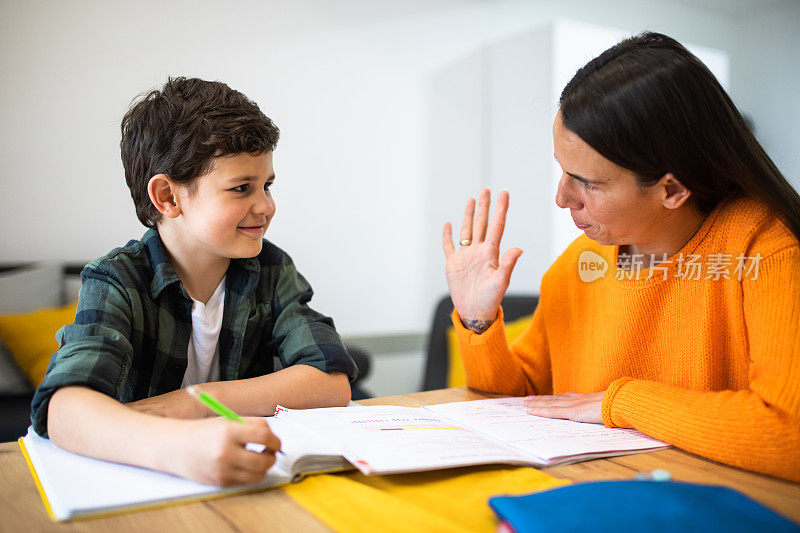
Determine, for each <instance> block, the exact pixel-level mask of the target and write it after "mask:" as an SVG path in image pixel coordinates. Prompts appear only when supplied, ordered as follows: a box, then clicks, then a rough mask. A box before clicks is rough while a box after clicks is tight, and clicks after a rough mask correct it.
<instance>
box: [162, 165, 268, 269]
mask: <svg viewBox="0 0 800 533" xmlns="http://www.w3.org/2000/svg"><path fill="white" fill-rule="evenodd" d="M274 180H275V172H274V171H273V168H272V152H267V153H264V154H261V155H258V156H253V155H250V154H247V153H243V154H236V155H232V156H223V157H218V158H215V160H214V166H213V168H212V170H211V172H209V173H208V174H206V175H205V176H201V177H200V178H198V179H197V183H196V188H195V191H194V193H192V194H189V191H188V190H186V189H185V188H182V189H180V190H179V192H178V195H179V198H180V217H179V219H178V220H177V222H178V224H179V225H180V230H181V233H183V235H182V237H183V238H182V240H184V242H186V243H187V244H190V245H191V246H192V247H193V248H195V249H197V252H198V253H203V252H205V253H210V254H212V255H216V256H219V257H222V258H229V259H233V258H240V257H255V256H256V255H258V254H259V253H260V252H261V244H262V243H261V238H262V237H263V236H264V233H265V232H266V231H267V226H269V223H270V221H271V220H272V217H273V216H275V201H274V200H273V199H272V194H271V193H270V191H269V187H270V185H272V182H273V181H274Z"/></svg>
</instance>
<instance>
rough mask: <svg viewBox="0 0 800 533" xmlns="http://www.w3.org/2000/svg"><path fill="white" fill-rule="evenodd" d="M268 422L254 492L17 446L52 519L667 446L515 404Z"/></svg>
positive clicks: (344, 411)
mask: <svg viewBox="0 0 800 533" xmlns="http://www.w3.org/2000/svg"><path fill="white" fill-rule="evenodd" d="M267 421H268V423H269V424H270V427H271V428H272V431H273V432H274V433H275V434H276V435H277V436H278V437H279V438H280V439H281V443H282V451H283V452H284V453H282V454H278V455H277V458H276V463H275V465H274V466H273V467H272V468H270V470H269V471H268V472H267V474H266V476H265V477H264V480H263V481H262V482H261V483H258V484H255V485H247V486H241V487H233V488H220V487H215V486H210V485H203V484H200V483H195V482H193V481H189V480H185V479H181V478H178V477H175V476H172V475H169V474H165V473H161V472H155V471H151V470H147V469H144V468H139V467H135V466H129V465H121V464H116V463H110V462H106V461H100V460H97V459H91V458H88V457H83V456H80V455H77V454H74V453H70V452H68V451H65V450H62V449H60V448H58V447H57V446H55V445H54V444H53V443H52V442H50V441H49V440H47V439H43V438H41V437H39V436H37V435H36V434H35V433H34V432H33V431H32V430H29V431H28V434H27V435H26V436H25V437H23V438H22V439H20V445H21V447H22V449H23V452H24V453H25V455H26V458H27V459H28V464H29V466H30V468H31V472H32V474H33V476H34V479H35V480H36V482H37V485H38V487H39V490H40V494H41V496H42V499H43V501H44V504H45V507H46V508H47V509H48V512H49V513H50V516H51V517H52V518H53V519H55V520H69V519H73V518H77V517H82V516H91V515H95V514H100V513H111V512H118V511H122V510H127V509H131V508H136V507H148V506H154V505H162V504H166V503H171V502H177V501H193V500H199V499H207V498H211V497H216V496H223V495H228V494H234V493H240V492H246V491H253V490H259V489H264V488H268V487H275V486H280V485H284V484H287V483H291V482H296V481H299V480H300V479H302V478H303V476H305V475H308V474H311V473H318V472H330V471H336V470H342V469H350V468H357V469H358V470H360V471H361V472H363V473H364V474H367V475H373V474H393V473H405V472H417V471H424V470H436V469H443V468H454V467H461V466H469V465H479V464H495V463H506V464H516V465H532V466H551V465H556V464H565V463H568V462H575V461H580V460H586V459H592V458H596V457H607V456H612V455H622V454H626V453H636V452H642V451H649V450H656V449H662V448H665V447H667V444H666V443H664V442H661V441H658V440H656V439H652V438H650V437H647V436H645V435H642V434H641V433H639V432H637V431H635V430H630V429H619V428H606V427H604V426H601V425H598V424H582V423H579V422H572V421H568V420H552V419H548V418H540V417H535V416H532V415H528V414H527V413H525V409H524V407H523V405H522V398H502V399H491V400H477V401H472V402H456V403H449V404H440V405H429V406H425V407H398V406H380V405H379V406H369V407H356V408H353V407H329V408H321V409H305V410H293V409H286V408H283V407H279V408H278V409H277V411H276V414H275V416H274V417H269V418H267ZM101 480H102V482H101Z"/></svg>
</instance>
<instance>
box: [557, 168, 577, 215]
mask: <svg viewBox="0 0 800 533" xmlns="http://www.w3.org/2000/svg"><path fill="white" fill-rule="evenodd" d="M556 205H557V206H558V207H560V208H561V209H567V208H577V207H580V201H578V200H577V199H576V198H575V197H574V196H573V195H572V194H570V191H569V187H568V186H567V175H566V174H563V175H562V176H561V179H560V180H558V188H557V189H556Z"/></svg>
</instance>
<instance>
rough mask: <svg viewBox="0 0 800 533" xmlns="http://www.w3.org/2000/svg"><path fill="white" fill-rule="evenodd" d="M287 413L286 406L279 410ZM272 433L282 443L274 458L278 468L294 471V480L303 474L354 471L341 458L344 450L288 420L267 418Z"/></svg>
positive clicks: (284, 418)
mask: <svg viewBox="0 0 800 533" xmlns="http://www.w3.org/2000/svg"><path fill="white" fill-rule="evenodd" d="M278 409H279V410H284V409H285V408H283V407H280V406H279V407H278ZM267 422H268V423H269V427H270V429H271V430H272V432H273V433H274V434H275V435H276V436H277V437H278V438H279V439H280V440H281V453H278V454H276V456H275V465H276V467H278V468H280V469H282V470H284V471H286V472H291V473H292V475H293V478H294V480H295V481H296V480H298V479H299V478H300V477H301V476H300V474H303V473H310V472H322V471H325V472H327V471H333V470H346V469H350V468H353V467H352V465H351V464H350V463H349V462H348V461H347V460H346V459H345V458H344V457H342V450H341V448H340V447H339V446H338V445H337V444H335V443H333V442H331V441H329V440H327V439H325V438H324V437H322V436H320V435H317V434H316V433H314V432H312V431H310V430H309V429H307V428H305V427H304V426H302V425H300V424H296V423H293V422H291V421H290V420H287V418H286V417H279V418H275V417H274V416H271V417H269V418H267Z"/></svg>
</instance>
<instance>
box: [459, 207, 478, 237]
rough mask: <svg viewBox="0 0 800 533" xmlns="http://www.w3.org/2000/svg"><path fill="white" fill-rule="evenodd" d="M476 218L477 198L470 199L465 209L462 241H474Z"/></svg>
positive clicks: (462, 223)
mask: <svg viewBox="0 0 800 533" xmlns="http://www.w3.org/2000/svg"><path fill="white" fill-rule="evenodd" d="M474 216H475V198H470V199H469V200H468V201H467V207H466V208H464V220H463V221H462V222H461V237H460V239H461V240H462V241H471V240H472V219H473V218H474Z"/></svg>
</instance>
